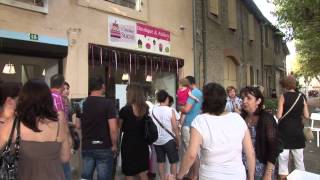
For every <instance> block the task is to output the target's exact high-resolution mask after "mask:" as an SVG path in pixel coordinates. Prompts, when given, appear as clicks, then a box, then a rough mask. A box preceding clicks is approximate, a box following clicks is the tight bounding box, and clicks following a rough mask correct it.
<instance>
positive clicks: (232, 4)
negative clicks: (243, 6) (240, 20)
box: [228, 0, 237, 30]
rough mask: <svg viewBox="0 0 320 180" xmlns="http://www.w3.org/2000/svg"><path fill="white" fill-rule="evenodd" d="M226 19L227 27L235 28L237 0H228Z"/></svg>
mask: <svg viewBox="0 0 320 180" xmlns="http://www.w3.org/2000/svg"><path fill="white" fill-rule="evenodd" d="M228 17H229V18H228V19H229V28H230V29H233V30H235V29H237V2H236V0H228Z"/></svg>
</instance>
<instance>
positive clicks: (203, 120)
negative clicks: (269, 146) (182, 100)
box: [191, 113, 247, 180]
mask: <svg viewBox="0 0 320 180" xmlns="http://www.w3.org/2000/svg"><path fill="white" fill-rule="evenodd" d="M191 127H193V128H195V129H196V130H197V131H198V132H199V133H200V135H201V136H202V145H201V152H200V155H201V156H200V179H201V180H220V179H221V180H225V179H237V180H245V179H246V172H245V167H244V165H243V163H242V141H243V139H244V135H245V131H246V130H247V125H246V123H245V121H244V120H243V119H242V118H241V116H240V115H239V114H237V113H227V114H224V115H221V116H214V115H209V114H201V115H198V116H197V117H196V118H195V119H194V121H193V122H192V124H191Z"/></svg>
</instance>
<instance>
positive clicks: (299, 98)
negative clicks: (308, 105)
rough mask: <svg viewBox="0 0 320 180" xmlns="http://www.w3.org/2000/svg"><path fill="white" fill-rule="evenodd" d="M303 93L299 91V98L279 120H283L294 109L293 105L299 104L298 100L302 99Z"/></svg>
mask: <svg viewBox="0 0 320 180" xmlns="http://www.w3.org/2000/svg"><path fill="white" fill-rule="evenodd" d="M300 96H301V93H299V96H298V97H297V99H296V100H295V101H294V103H293V104H292V106H291V107H290V109H289V110H288V111H287V112H286V113H285V114H284V115H283V116H282V117H281V118H280V119H279V120H278V121H280V120H282V119H283V118H285V117H286V116H287V115H288V114H289V112H291V110H292V109H293V107H294V106H295V105H296V104H297V102H298V100H299V99H300Z"/></svg>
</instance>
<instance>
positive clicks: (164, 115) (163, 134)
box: [150, 106, 174, 145]
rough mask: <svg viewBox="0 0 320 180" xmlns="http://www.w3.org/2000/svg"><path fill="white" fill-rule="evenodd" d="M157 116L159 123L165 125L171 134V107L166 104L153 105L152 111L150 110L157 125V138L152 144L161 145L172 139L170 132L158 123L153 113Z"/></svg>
mask: <svg viewBox="0 0 320 180" xmlns="http://www.w3.org/2000/svg"><path fill="white" fill-rule="evenodd" d="M152 112H153V114H154V115H155V116H156V117H157V119H158V120H159V121H160V122H161V124H162V125H163V126H164V127H166V128H167V129H168V130H169V131H170V132H171V133H172V134H174V133H173V132H172V125H171V118H172V108H171V107H168V106H154V107H153V109H152V111H151V112H150V114H151V117H152V119H153V122H154V123H155V124H156V125H157V129H158V139H157V140H156V142H154V143H153V144H155V145H163V144H166V143H167V142H168V141H170V140H171V139H173V137H172V136H170V134H169V133H168V132H167V131H165V130H164V129H163V128H162V127H161V126H160V125H159V123H158V122H157V121H156V120H155V119H154V117H153V114H152Z"/></svg>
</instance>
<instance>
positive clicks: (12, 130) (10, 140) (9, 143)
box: [7, 118, 18, 148]
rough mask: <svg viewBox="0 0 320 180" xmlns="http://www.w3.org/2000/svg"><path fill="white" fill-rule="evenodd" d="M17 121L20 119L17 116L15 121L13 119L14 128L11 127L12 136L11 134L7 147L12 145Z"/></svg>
mask: <svg viewBox="0 0 320 180" xmlns="http://www.w3.org/2000/svg"><path fill="white" fill-rule="evenodd" d="M17 121H18V119H17V118H15V119H14V121H13V125H12V128H11V132H10V136H9V139H8V143H7V147H9V148H10V146H11V144H12V138H13V135H14V130H15V129H16V124H17Z"/></svg>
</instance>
